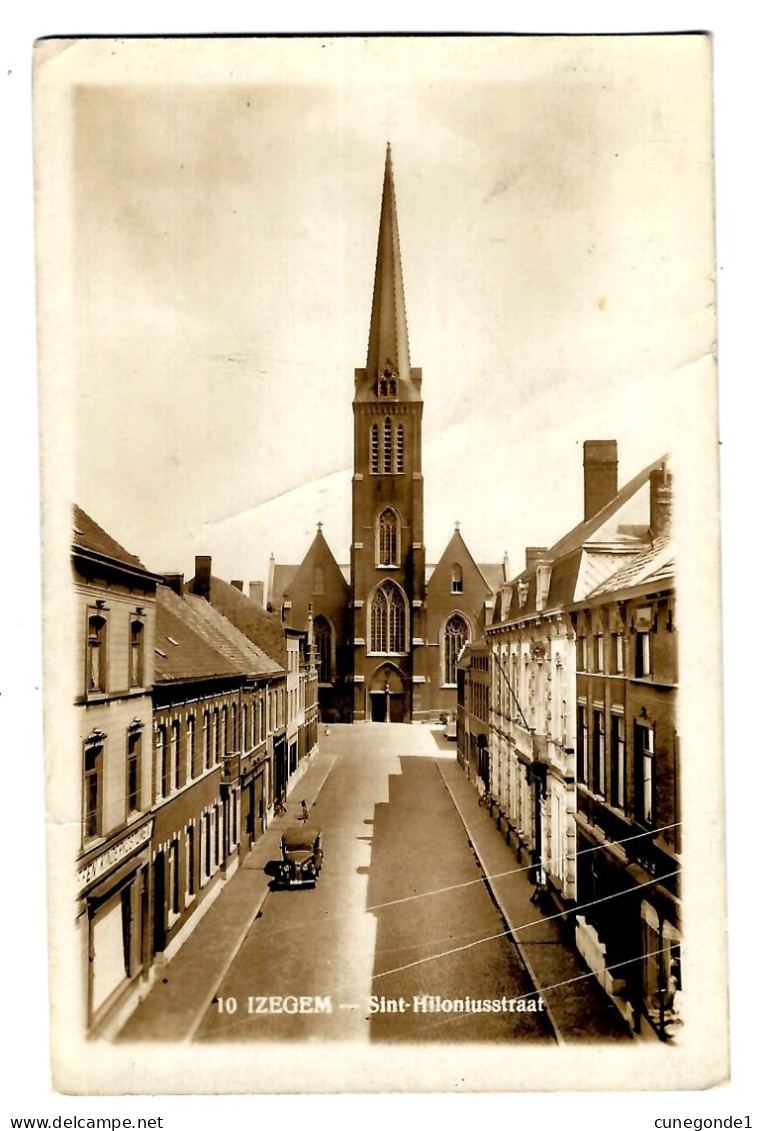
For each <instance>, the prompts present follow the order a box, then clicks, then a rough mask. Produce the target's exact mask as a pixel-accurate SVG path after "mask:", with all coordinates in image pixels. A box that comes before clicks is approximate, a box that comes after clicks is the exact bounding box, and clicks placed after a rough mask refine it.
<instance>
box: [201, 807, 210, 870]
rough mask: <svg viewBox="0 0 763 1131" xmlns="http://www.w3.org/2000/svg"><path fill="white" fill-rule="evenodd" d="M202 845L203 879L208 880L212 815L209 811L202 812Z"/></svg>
mask: <svg viewBox="0 0 763 1131" xmlns="http://www.w3.org/2000/svg"><path fill="white" fill-rule="evenodd" d="M202 829H203V837H204V847H203V857H202V859H203V861H204V879H205V880H208V879H209V877H210V876H211V875H212V817H211V815H210V814H209V813H205V814H204V824H203V826H202Z"/></svg>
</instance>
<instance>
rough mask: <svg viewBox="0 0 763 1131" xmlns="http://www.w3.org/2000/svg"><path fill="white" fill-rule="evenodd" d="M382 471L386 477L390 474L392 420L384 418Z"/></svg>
mask: <svg viewBox="0 0 763 1131" xmlns="http://www.w3.org/2000/svg"><path fill="white" fill-rule="evenodd" d="M383 469H384V471H385V473H386V474H387V475H390V474H391V473H392V420H391V418H390V417H389V416H385V417H384V461H383Z"/></svg>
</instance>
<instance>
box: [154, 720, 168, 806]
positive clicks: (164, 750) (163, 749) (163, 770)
mask: <svg viewBox="0 0 763 1131" xmlns="http://www.w3.org/2000/svg"><path fill="white" fill-rule="evenodd" d="M156 757H157V778H158V783H157V784H158V790H157V794H158V797H168V796H169V792H170V753H169V745H168V741H167V728H166V726H160V727H159V730H158V731H157V734H156Z"/></svg>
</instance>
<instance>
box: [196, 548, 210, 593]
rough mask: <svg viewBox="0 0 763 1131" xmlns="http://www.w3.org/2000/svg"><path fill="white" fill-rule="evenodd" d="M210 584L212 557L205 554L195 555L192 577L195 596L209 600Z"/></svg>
mask: <svg viewBox="0 0 763 1131" xmlns="http://www.w3.org/2000/svg"><path fill="white" fill-rule="evenodd" d="M211 584H212V559H211V558H210V557H206V556H199V555H198V554H197V555H196V574H195V576H194V579H193V583H192V588H193V591H194V593H195V594H196V596H197V597H203V598H204V600H205V601H208V600H209V596H210V587H211Z"/></svg>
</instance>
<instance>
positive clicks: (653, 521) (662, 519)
mask: <svg viewBox="0 0 763 1131" xmlns="http://www.w3.org/2000/svg"><path fill="white" fill-rule="evenodd" d="M672 507H673V476H672V475H671V474H670V472H669V471H668V469H667V465H666V464H664V463H663V465H662V467H658V468H657V469H656V470H655V471H651V472H650V473H649V533H650V535H651V537H652V538H653V539H654V538H658V537H659V536H660V534H666V533H667V532H668V531H669V529H670V518H671V513H672Z"/></svg>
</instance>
